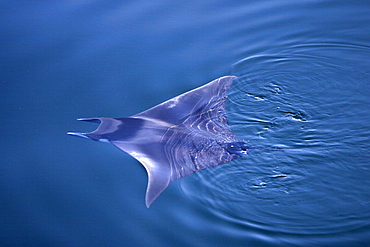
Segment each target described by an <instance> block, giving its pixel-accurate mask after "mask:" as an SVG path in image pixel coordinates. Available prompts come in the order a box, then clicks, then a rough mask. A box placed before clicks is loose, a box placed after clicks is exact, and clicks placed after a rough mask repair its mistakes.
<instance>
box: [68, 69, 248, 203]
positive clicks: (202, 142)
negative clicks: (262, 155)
mask: <svg viewBox="0 0 370 247" xmlns="http://www.w3.org/2000/svg"><path fill="white" fill-rule="evenodd" d="M234 79H236V77H235V76H225V77H221V78H218V79H216V80H214V81H212V82H210V83H208V84H206V85H203V86H201V87H199V88H196V89H194V90H191V91H189V92H187V93H184V94H181V95H179V96H177V97H175V98H172V99H170V100H168V101H165V102H163V103H162V104H159V105H157V106H154V107H152V108H150V109H149V110H146V111H144V112H141V113H139V114H137V115H134V116H132V117H128V118H83V119H79V120H82V121H88V122H96V123H100V124H99V127H98V128H97V129H96V130H95V131H93V132H90V133H75V132H69V133H68V134H70V135H73V136H78V137H83V138H88V139H91V140H94V141H105V142H110V143H112V144H113V145H115V146H116V147H118V148H119V149H121V150H122V151H124V152H126V153H128V154H130V155H131V156H133V157H134V158H136V159H137V160H138V161H139V162H140V163H141V164H142V165H143V166H144V167H145V169H146V171H147V173H148V187H147V191H146V206H147V207H149V206H150V205H151V204H152V203H153V201H154V200H155V199H156V198H157V197H158V196H159V195H160V194H161V193H162V192H163V191H164V190H165V189H166V188H167V186H168V185H169V184H170V183H171V182H173V181H174V180H176V179H178V178H181V177H184V176H187V175H189V174H191V173H193V172H197V171H200V170H202V169H205V168H208V167H214V166H216V165H219V164H222V163H225V162H228V161H230V160H232V159H234V158H238V157H240V156H242V155H243V154H245V153H246V151H247V148H248V147H247V146H246V145H245V144H244V143H243V142H238V140H237V139H236V137H235V135H234V134H233V133H232V131H231V129H230V128H229V125H228V122H227V116H226V110H225V101H226V98H227V97H226V92H227V91H228V89H229V88H230V86H231V85H232V81H233V80H234Z"/></svg>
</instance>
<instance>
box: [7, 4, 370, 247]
mask: <svg viewBox="0 0 370 247" xmlns="http://www.w3.org/2000/svg"><path fill="white" fill-rule="evenodd" d="M0 11H1V14H0V23H1V25H0V32H1V39H0V49H1V52H0V72H1V73H0V76H1V77H0V81H1V90H0V96H1V107H0V113H1V116H2V117H1V126H2V132H1V133H2V134H1V146H0V148H1V153H2V156H1V157H2V162H1V166H0V167H1V168H0V169H1V170H0V245H1V246H291V245H293V246H294V245H295V246H369V245H370V192H369V191H370V190H369V188H370V179H369V177H370V161H369V160H370V158H369V156H370V114H369V105H370V83H369V82H370V81H369V78H370V59H369V58H370V26H369V23H370V15H369V13H370V3H369V2H368V1H352V0H351V1H349V0H348V1H295V2H293V1H210V0H205V1H201V2H199V1H164V0H162V1H142V0H141V1H140V0H139V1H109V0H108V1H98V0H90V1H88V0H61V1H47V2H45V1H20V0H19V1H17V0H13V1H6V0H5V1H2V2H1V3H0ZM230 74H232V75H236V76H238V77H239V79H238V80H237V81H236V82H235V84H234V85H233V87H232V88H231V89H230V91H229V98H228V101H227V112H228V116H229V122H230V125H231V128H232V129H233V131H234V132H235V133H236V134H237V136H238V138H239V139H240V140H244V141H248V142H249V144H250V145H251V146H254V147H259V148H265V149H284V151H271V150H263V149H253V150H251V151H250V153H249V155H247V156H246V157H244V158H240V159H237V160H235V161H232V162H230V163H227V164H223V165H220V166H217V167H215V168H212V169H207V170H204V171H202V172H199V173H196V174H192V175H190V176H188V177H185V178H182V179H180V180H177V181H176V182H174V183H173V184H171V185H170V186H169V187H168V188H167V189H166V191H165V192H164V193H162V194H161V195H160V197H159V198H158V199H157V200H156V201H155V202H154V203H153V204H152V206H151V207H150V209H147V208H146V207H145V202H144V196H145V189H146V184H147V175H146V172H145V170H144V168H143V167H142V166H141V165H140V163H138V162H137V161H136V160H135V159H133V158H132V157H130V156H128V155H126V154H125V153H123V152H121V151H120V150H118V149H116V148H114V147H113V146H112V145H109V144H104V143H98V142H92V141H87V140H83V139H77V138H73V137H71V136H67V135H66V132H67V131H89V130H93V129H94V128H95V127H96V126H93V125H91V124H88V123H81V122H78V121H76V118H78V117H125V116H130V115H133V114H136V113H138V112H140V111H143V110H145V109H147V108H149V107H152V106H154V105H156V104H158V103H161V102H163V101H165V100H167V99H169V98H172V97H174V96H176V95H178V94H181V93H184V92H186V91H188V90H191V89H193V88H196V87H198V86H201V85H203V84H204V83H207V82H209V81H211V80H213V79H215V78H217V77H220V76H224V75H230Z"/></svg>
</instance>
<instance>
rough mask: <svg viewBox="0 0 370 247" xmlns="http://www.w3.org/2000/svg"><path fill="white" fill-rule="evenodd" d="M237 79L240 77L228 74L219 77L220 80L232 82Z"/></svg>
mask: <svg viewBox="0 0 370 247" xmlns="http://www.w3.org/2000/svg"><path fill="white" fill-rule="evenodd" d="M235 79H238V77H237V76H235V75H226V76H222V77H220V78H219V80H227V81H229V82H231V81H233V80H235Z"/></svg>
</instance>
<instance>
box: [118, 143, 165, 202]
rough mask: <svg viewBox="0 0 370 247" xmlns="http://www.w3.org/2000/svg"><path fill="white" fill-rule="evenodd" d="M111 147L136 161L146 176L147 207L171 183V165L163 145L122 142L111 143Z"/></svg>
mask: <svg viewBox="0 0 370 247" xmlns="http://www.w3.org/2000/svg"><path fill="white" fill-rule="evenodd" d="M111 143H112V144H113V145H115V146H116V147H118V148H119V149H121V150H122V151H124V152H126V153H128V154H130V155H131V156H132V157H134V158H135V159H137V160H138V161H139V162H140V163H141V164H142V165H143V166H144V167H145V170H146V172H147V174H148V187H147V189H146V196H145V204H146V206H147V207H148V208H149V206H150V205H151V204H152V203H153V201H154V200H155V199H156V198H157V197H158V196H159V195H160V194H161V193H162V192H163V191H164V190H165V189H166V188H167V186H168V185H169V184H170V183H171V182H172V171H171V165H170V163H169V161H168V159H167V157H166V154H165V153H164V150H163V145H162V144H161V143H160V142H158V143H156V144H147V145H133V144H127V143H126V142H124V141H111Z"/></svg>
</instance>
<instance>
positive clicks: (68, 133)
mask: <svg viewBox="0 0 370 247" xmlns="http://www.w3.org/2000/svg"><path fill="white" fill-rule="evenodd" d="M67 135H70V136H77V137H82V138H85V139H90V138H89V137H87V136H86V135H85V133H76V132H67Z"/></svg>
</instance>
